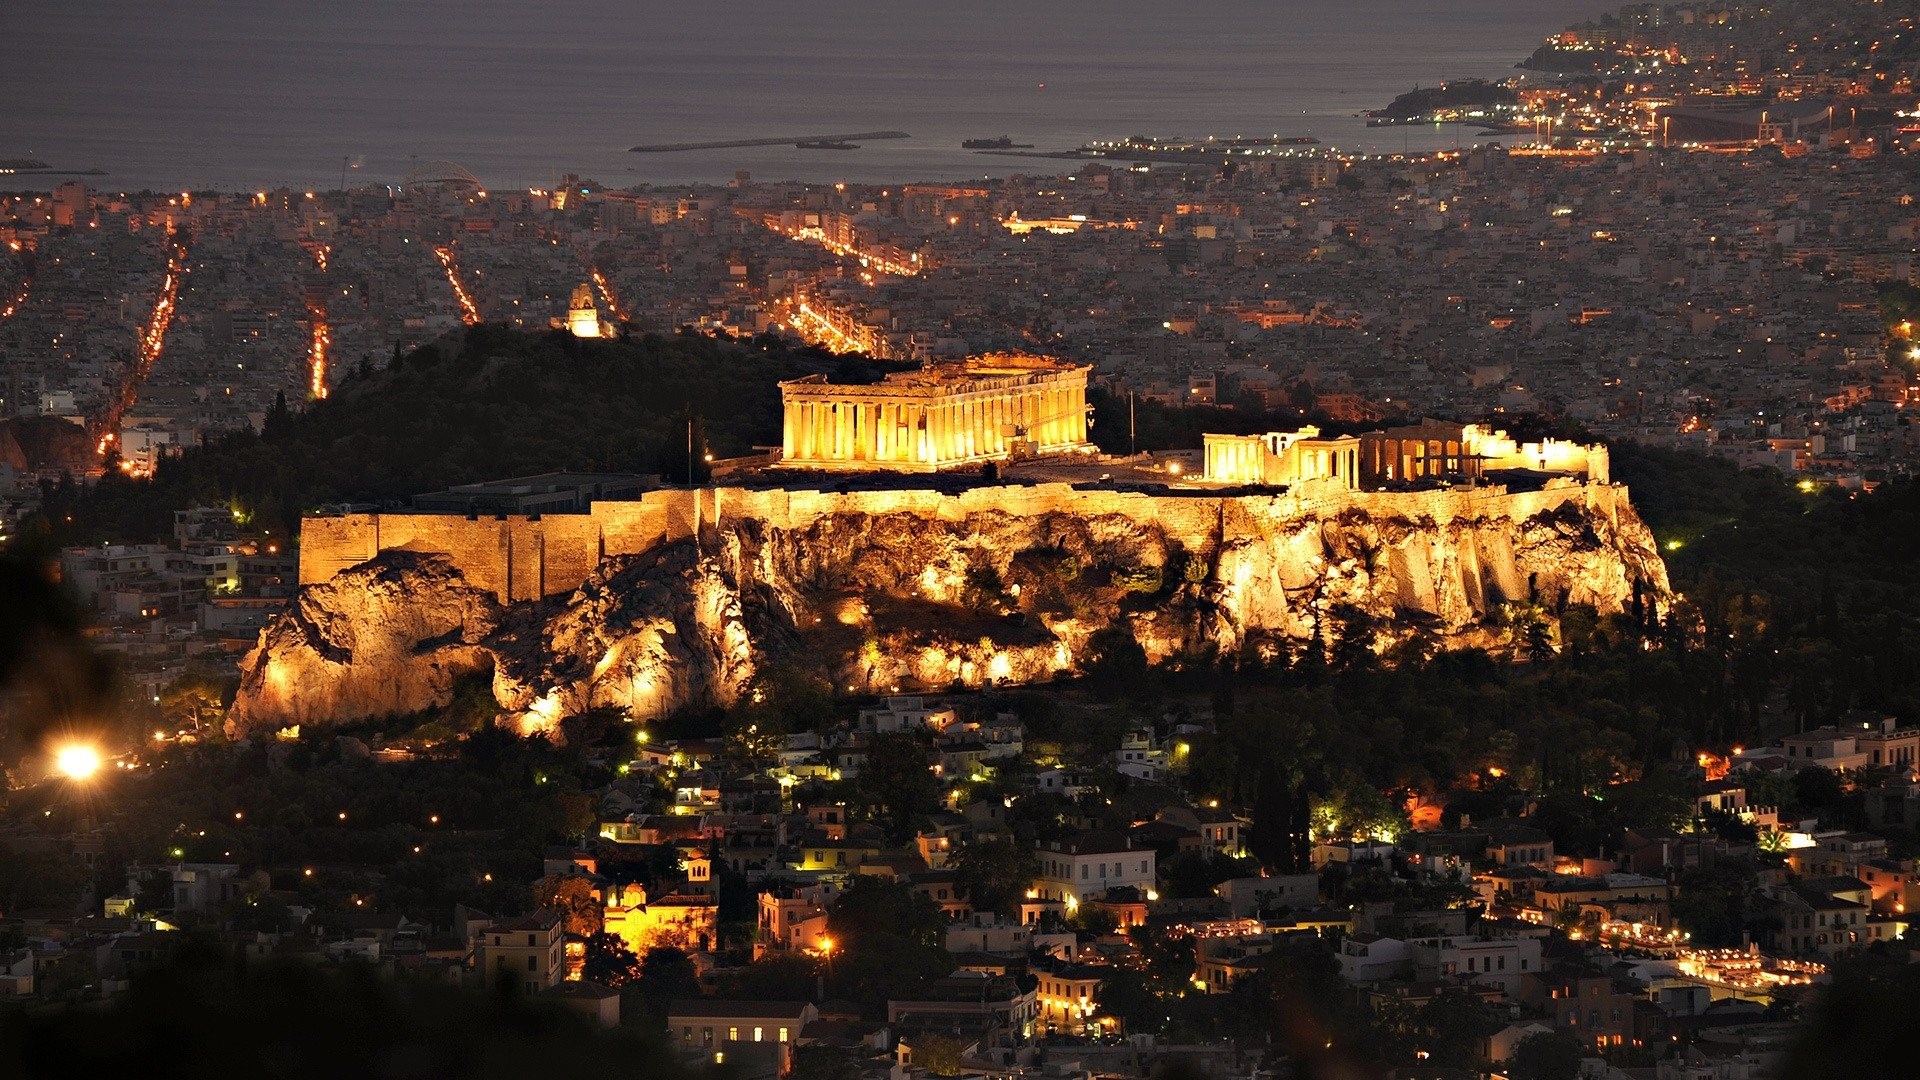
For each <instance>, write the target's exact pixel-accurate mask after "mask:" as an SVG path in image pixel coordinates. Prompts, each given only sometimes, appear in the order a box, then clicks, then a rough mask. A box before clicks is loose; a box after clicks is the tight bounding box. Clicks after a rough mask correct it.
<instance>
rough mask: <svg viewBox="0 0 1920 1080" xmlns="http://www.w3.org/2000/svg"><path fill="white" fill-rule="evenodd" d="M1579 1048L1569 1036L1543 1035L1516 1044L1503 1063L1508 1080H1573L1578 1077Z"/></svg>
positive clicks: (1551, 1032)
mask: <svg viewBox="0 0 1920 1080" xmlns="http://www.w3.org/2000/svg"><path fill="white" fill-rule="evenodd" d="M1580 1056H1581V1055H1580V1044H1579V1043H1577V1042H1575V1041H1573V1037H1572V1036H1571V1035H1566V1034H1563V1033H1561V1032H1558V1031H1543V1032H1541V1033H1540V1034H1538V1035H1529V1036H1527V1037H1526V1038H1524V1039H1522V1040H1520V1044H1519V1045H1518V1046H1515V1047H1514V1048H1513V1056H1512V1057H1511V1058H1508V1059H1507V1076H1508V1078H1509V1080H1575V1077H1578V1076H1579V1075H1580Z"/></svg>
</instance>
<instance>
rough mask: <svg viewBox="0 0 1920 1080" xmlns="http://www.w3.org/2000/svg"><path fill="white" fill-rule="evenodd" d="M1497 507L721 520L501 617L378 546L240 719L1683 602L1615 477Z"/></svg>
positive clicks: (1262, 641)
mask: <svg viewBox="0 0 1920 1080" xmlns="http://www.w3.org/2000/svg"><path fill="white" fill-rule="evenodd" d="M1433 496H1434V497H1435V498H1449V497H1450V495H1449V493H1433ZM1501 498H1503V497H1494V498H1486V497H1471V498H1470V497H1467V496H1460V497H1459V498H1458V499H1457V500H1455V501H1454V502H1446V503H1435V502H1434V501H1433V500H1432V499H1431V498H1427V497H1425V496H1422V497H1411V498H1409V499H1407V500H1403V501H1400V502H1396V501H1394V500H1393V499H1392V498H1391V497H1381V496H1375V497H1370V498H1368V499H1362V500H1356V501H1355V502H1354V503H1353V504H1350V505H1344V506H1340V505H1333V506H1331V508H1322V509H1319V510H1313V509H1303V508H1302V506H1301V505H1299V504H1294V503H1282V502H1279V501H1276V500H1274V499H1271V498H1261V499H1235V498H1216V499H1210V500H1206V501H1205V503H1204V504H1202V503H1201V502H1200V501H1198V500H1189V501H1188V502H1186V503H1183V504H1182V505H1181V506H1180V507H1179V516H1178V518H1177V521H1178V524H1177V525H1175V526H1170V525H1168V524H1167V523H1166V522H1167V520H1168V519H1166V518H1163V517H1162V516H1160V515H1159V514H1157V513H1143V512H1140V508H1139V506H1138V505H1137V504H1132V505H1129V504H1125V503H1115V504H1113V508H1111V509H1098V508H1099V507H1103V506H1106V504H1096V503H1089V504H1087V505H1086V506H1079V507H1075V508H1070V509H1050V510H1043V511H1040V512H1019V513H1015V512H1009V511H1004V510H997V509H992V508H990V507H987V508H983V507H980V506H979V505H977V504H969V505H970V506H971V508H970V509H967V510H965V511H964V512H960V513H955V514H940V515H932V516H929V515H927V514H922V513H913V512H906V511H901V510H898V509H887V508H885V507H884V506H882V508H880V509H876V510H874V511H873V512H866V511H863V510H861V509H860V505H861V504H860V503H859V502H858V501H857V496H856V497H855V498H854V500H852V501H848V502H846V503H844V504H835V505H834V506H833V507H831V508H829V509H828V510H827V511H825V512H821V513H817V514H812V515H810V516H805V517H801V518H792V517H789V518H784V519H781V520H778V521H776V520H773V519H771V518H769V517H759V516H744V517H736V518H733V519H722V521H721V523H720V524H719V525H717V526H716V525H714V524H713V523H712V522H711V521H709V522H708V523H707V525H706V527H705V528H704V529H703V530H702V532H701V535H700V536H699V538H698V540H697V541H696V540H695V539H691V538H689V539H681V540H670V541H662V542H661V543H659V544H657V545H655V546H654V547H652V548H651V549H649V550H646V551H644V552H642V553H641V554H637V555H625V556H613V557H609V558H608V559H606V560H604V561H603V562H602V564H601V565H600V567H599V568H598V570H597V571H596V572H595V573H594V574H593V575H592V576H591V577H589V578H588V580H587V581H586V582H585V583H584V584H582V585H581V586H580V587H579V588H578V589H577V590H575V591H574V592H573V593H572V594H571V595H569V596H566V597H563V598H558V599H552V600H548V601H545V602H540V603H532V602H529V603H521V604H515V605H511V606H504V605H502V604H500V603H499V602H498V601H497V600H496V599H495V598H494V595H493V594H491V593H489V592H487V591H485V590H482V589H479V588H477V587H476V586H474V585H473V584H472V583H471V582H469V581H468V580H467V579H466V577H465V576H464V575H463V574H462V573H461V571H460V569H459V567H457V566H455V565H454V563H453V560H451V559H450V558H448V557H447V556H442V555H432V554H420V553H416V552H410V551H387V552H384V553H382V554H380V555H379V556H377V557H376V558H374V559H373V560H371V561H369V562H367V563H363V564H361V565H359V566H357V567H353V568H351V569H349V570H347V571H344V572H342V573H341V574H339V575H337V576H336V577H334V578H333V580H331V581H328V582H326V583H324V584H321V585H315V586H309V587H307V588H305V589H303V590H302V593H301V595H300V598H299V600H298V601H297V602H296V604H295V605H294V607H293V609H292V610H291V611H290V612H289V613H288V614H287V615H285V616H283V617H282V618H281V619H280V620H279V621H277V622H276V623H274V624H273V626H271V627H270V628H269V629H268V630H266V631H265V632H264V633H263V634H262V636H261V641H260V644H259V646H258V647H257V648H256V649H254V650H253V652H252V653H251V654H249V656H248V657H247V658H246V660H245V661H244V662H243V664H242V669H243V680H242V685H241V690H240V695H239V699H238V701H237V702H236V703H235V706H234V709H233V712H232V714H231V716H230V718H229V726H230V727H231V728H232V729H233V730H235V731H236V732H247V731H253V730H258V729H261V728H265V727H278V726H282V725H285V724H289V723H305V724H309V725H314V724H324V723H328V722H347V721H352V720H357V719H363V718H368V717H374V716H380V715H387V714H394V713H406V712H413V711H418V710H421V709H425V708H429V707H432V706H436V705H443V704H445V703H446V702H447V701H448V700H449V699H450V697H451V694H452V689H453V685H454V683H455V682H456V681H457V680H458V679H460V678H461V677H463V676H469V675H473V674H476V673H480V672H487V671H490V672H491V673H492V679H493V690H494V696H495V698H496V699H497V700H498V702H499V704H500V706H501V710H502V714H503V716H504V717H507V718H509V719H511V720H512V721H513V722H515V723H516V724H517V725H518V726H520V727H521V728H522V729H523V730H528V731H535V730H544V729H548V728H550V727H551V726H552V725H553V724H555V723H556V722H557V721H558V719H559V718H561V717H564V716H567V715H571V714H573V713H576V712H579V711H582V710H584V709H588V708H594V707H600V706H613V707H619V708H625V709H628V710H631V711H632V712H633V714H634V715H636V716H640V717H648V716H657V715H661V714H663V713H666V712H669V711H672V710H674V709H677V708H681V707H684V706H688V705H698V704H727V703H730V702H732V701H733V700H734V699H736V698H737V697H738V696H739V695H740V694H742V693H744V692H745V691H746V690H747V688H748V686H749V684H750V683H751V681H752V679H753V677H754V674H755V671H756V670H757V668H758V667H759V666H760V665H762V664H765V663H767V662H769V661H780V660H784V659H800V660H803V661H804V662H807V663H809V664H815V665H819V666H821V667H822V668H824V669H826V670H829V671H830V672H831V673H832V674H833V675H834V677H835V680H836V682H837V683H838V684H839V685H842V686H845V687H848V688H851V689H857V690H876V691H887V690H891V689H894V688H908V687H914V686H921V687H946V686H949V685H951V684H953V683H955V682H959V683H962V684H966V685H970V686H979V685H985V684H990V683H1023V682H1032V681H1038V680H1042V679H1046V678H1050V677H1052V676H1053V675H1054V674H1056V673H1060V672H1072V671H1074V670H1076V669H1077V668H1078V666H1079V665H1080V664H1082V663H1083V662H1084V661H1085V660H1086V659H1087V658H1088V655H1089V648H1090V646H1089V643H1090V641H1091V640H1092V639H1093V637H1094V635H1095V634H1097V633H1099V632H1100V631H1103V630H1110V629H1111V630H1119V631H1121V632H1124V633H1126V634H1127V635H1129V636H1131V637H1132V638H1133V639H1135V640H1136V641H1138V642H1139V643H1140V645H1141V647H1142V648H1143V649H1144V651H1145V652H1146V654H1147V655H1148V657H1149V658H1150V659H1153V660H1155V661H1179V660H1183V659H1186V658H1203V657H1221V656H1224V657H1237V656H1245V655H1248V654H1250V653H1255V654H1265V655H1272V654H1274V653H1276V652H1281V651H1297V650H1299V649H1301V648H1305V647H1310V643H1313V642H1316V641H1317V642H1327V641H1332V640H1335V639H1336V638H1338V637H1341V636H1343V635H1344V636H1346V637H1347V638H1348V639H1349V640H1351V639H1352V638H1353V637H1354V636H1355V635H1359V636H1361V637H1362V638H1365V639H1370V640H1371V641H1372V642H1373V643H1374V644H1375V645H1376V646H1384V645H1386V644H1388V643H1390V642H1391V641H1393V640H1396V639H1398V638H1401V637H1406V636H1409V635H1415V634H1419V635H1426V636H1428V637H1430V638H1431V639H1432V640H1433V641H1434V642H1435V643H1436V644H1437V645H1439V646H1440V647H1449V646H1460V645H1469V644H1472V645H1493V646H1498V645H1499V644H1500V643H1501V642H1502V640H1503V638H1504V633H1505V632H1504V631H1503V630H1501V629H1499V627H1498V626H1497V625H1496V624H1497V623H1498V622H1499V617H1500V616H1501V615H1502V614H1503V613H1504V612H1505V611H1507V610H1510V609H1511V608H1513V607H1515V606H1522V607H1524V608H1526V609H1527V610H1528V611H1530V612H1535V613H1541V614H1543V615H1544V616H1545V617H1547V618H1549V619H1551V618H1552V616H1553V615H1554V613H1557V612H1558V611H1559V610H1561V609H1562V608H1563V607H1564V606H1565V605H1567V604H1588V605H1591V606H1593V607H1594V608H1596V609H1598V610H1599V611H1600V612H1601V613H1603V614H1604V613H1611V612H1617V611H1622V610H1626V609H1629V608H1630V607H1632V606H1633V605H1635V604H1637V603H1646V604H1658V603H1660V602H1661V601H1662V600H1663V599H1664V597H1665V596H1666V595H1667V577H1666V569H1665V566H1664V565H1663V564H1662V563H1661V561H1660V558H1659V555H1658V553H1657V551H1656V549H1655V547H1654V543H1653V538H1652V536H1651V535H1650V534H1649V533H1648V531H1647V529H1646V527H1645V526H1644V525H1643V524H1642V523H1641V522H1640V520H1639V518H1638V517H1637V516H1636V515H1635V514H1634V513H1633V511H1632V508H1631V506H1629V505H1628V504H1627V501H1626V499H1625V496H1624V492H1623V491H1622V490H1621V489H1614V488H1604V487H1595V488H1587V489H1575V490H1572V491H1570V492H1569V493H1567V495H1566V496H1565V497H1564V498H1556V499H1547V500H1540V499H1538V498H1535V499H1534V500H1533V501H1529V502H1524V503H1522V502H1503V501H1500V500H1501ZM1423 500H1424V501H1423ZM1436 506H1441V507H1442V508H1443V509H1445V510H1446V511H1447V512H1446V513H1443V514H1439V515H1436V514H1434V513H1433V509H1434V507H1436ZM1089 507H1091V508H1093V509H1089ZM1516 507H1518V508H1519V510H1516V509H1515V508H1516ZM1520 511H1525V513H1524V516H1519V514H1520Z"/></svg>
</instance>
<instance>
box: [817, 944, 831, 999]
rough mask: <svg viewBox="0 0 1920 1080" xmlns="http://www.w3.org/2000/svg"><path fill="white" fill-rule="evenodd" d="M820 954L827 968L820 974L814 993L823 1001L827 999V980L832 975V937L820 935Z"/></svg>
mask: <svg viewBox="0 0 1920 1080" xmlns="http://www.w3.org/2000/svg"><path fill="white" fill-rule="evenodd" d="M820 955H821V956H822V957H824V958H825V959H826V961H827V970H826V973H825V974H823V975H821V976H820V985H819V987H818V988H817V992H816V993H817V996H818V997H819V998H820V1000H821V1001H825V1000H827V980H828V979H829V978H830V977H831V976H832V975H833V939H832V938H831V937H828V936H827V935H825V934H822V935H821V936H820Z"/></svg>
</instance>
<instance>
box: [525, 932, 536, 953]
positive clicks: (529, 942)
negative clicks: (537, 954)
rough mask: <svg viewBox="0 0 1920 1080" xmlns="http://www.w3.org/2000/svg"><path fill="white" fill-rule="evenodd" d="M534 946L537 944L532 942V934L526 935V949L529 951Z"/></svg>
mask: <svg viewBox="0 0 1920 1080" xmlns="http://www.w3.org/2000/svg"><path fill="white" fill-rule="evenodd" d="M536 944H538V942H536V941H534V940H533V935H532V934H528V935H527V948H529V949H531V948H533V947H534V946H535V945H536Z"/></svg>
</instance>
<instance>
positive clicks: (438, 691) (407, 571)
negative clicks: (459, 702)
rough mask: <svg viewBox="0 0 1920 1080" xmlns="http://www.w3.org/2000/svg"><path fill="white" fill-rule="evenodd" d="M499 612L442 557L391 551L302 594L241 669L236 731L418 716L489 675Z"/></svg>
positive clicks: (232, 720)
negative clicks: (458, 687)
mask: <svg viewBox="0 0 1920 1080" xmlns="http://www.w3.org/2000/svg"><path fill="white" fill-rule="evenodd" d="M501 614H502V610H501V606H500V604H499V603H498V602H496V601H495V600H494V598H493V597H492V595H491V594H489V593H487V592H485V591H484V590H481V589H478V588H475V587H474V586H473V585H471V584H470V583H468V582H467V580H466V578H465V576H464V575H462V574H461V572H460V570H459V568H458V567H456V566H455V565H454V564H453V560H452V559H450V558H448V557H447V556H445V555H439V554H423V553H420V552H413V551H388V552H383V553H381V554H380V555H379V556H378V557H377V558H375V559H373V560H371V561H369V562H366V563H363V564H362V565H360V566H356V567H354V568H352V569H350V570H347V571H345V572H344V573H341V574H340V575H339V576H337V577H335V578H334V579H333V580H332V581H329V582H326V583H325V584H321V585H315V586H311V587H309V588H304V589H302V590H300V595H299V597H298V598H296V599H295V600H294V602H293V603H292V605H290V606H289V608H288V610H287V612H286V614H284V615H282V616H281V617H280V618H278V619H276V620H274V622H273V623H272V624H271V625H270V626H268V627H267V628H266V629H265V630H263V631H261V633H260V643H259V644H258V645H257V646H255V647H254V649H253V651H251V652H249V653H248V654H247V656H246V658H245V659H244V660H242V661H241V663H240V692H239V695H238V697H237V698H236V699H235V701H234V705H233V709H232V711H231V712H230V713H229V714H228V717H227V726H228V730H230V731H233V732H235V733H242V734H244V733H252V732H261V731H265V732H269V733H270V732H271V731H272V730H275V729H278V728H282V727H286V726H289V725H292V724H302V725H308V724H311V725H315V726H324V725H326V724H329V723H335V722H339V721H343V720H359V719H364V718H366V717H371V716H386V715H392V714H400V713H410V712H418V711H420V710H422V709H426V708H429V707H432V706H437V705H445V704H447V702H449V701H450V700H452V697H453V687H454V684H455V683H456V682H458V681H459V680H460V679H461V678H462V677H464V676H467V675H472V674H476V673H479V672H484V671H487V670H488V669H489V668H490V667H491V666H492V664H493V651H492V649H490V648H489V647H488V646H487V645H485V644H483V642H485V641H486V640H487V639H488V638H489V637H491V636H492V635H493V633H494V631H495V630H496V629H497V628H498V626H499V622H500V617H501Z"/></svg>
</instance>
